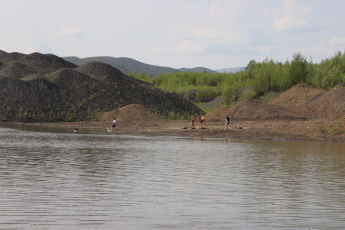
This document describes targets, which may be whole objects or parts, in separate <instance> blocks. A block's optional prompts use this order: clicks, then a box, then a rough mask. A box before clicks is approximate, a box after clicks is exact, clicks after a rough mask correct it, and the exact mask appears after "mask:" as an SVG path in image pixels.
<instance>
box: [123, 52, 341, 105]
mask: <svg viewBox="0 0 345 230" xmlns="http://www.w3.org/2000/svg"><path fill="white" fill-rule="evenodd" d="M127 74H128V75H130V76H133V77H136V78H138V79H140V80H142V81H146V82H149V83H151V84H152V85H154V86H156V87H158V88H161V89H163V90H166V91H173V92H177V93H179V94H181V95H183V96H185V97H188V98H189V99H192V100H193V101H194V102H196V103H200V102H207V101H210V100H212V99H214V98H215V97H217V96H222V98H223V100H224V102H225V103H226V104H230V103H232V102H236V101H237V100H239V99H242V98H258V97H263V96H264V95H265V94H266V93H267V92H270V91H279V92H281V91H285V90H287V89H289V88H291V87H292V86H295V85H297V84H306V85H311V86H314V87H318V88H323V89H330V88H332V87H334V86H336V85H338V84H339V83H345V52H337V53H335V54H334V56H333V57H331V58H327V59H324V60H322V61H321V62H320V63H314V62H313V61H312V60H309V61H308V60H307V59H306V58H305V57H304V56H303V55H302V54H301V53H300V52H299V53H295V54H294V55H293V58H292V60H291V61H289V60H286V61H285V63H282V62H276V61H274V60H272V59H268V58H266V59H265V60H263V61H262V62H257V61H255V60H251V61H250V62H249V63H248V65H247V67H246V68H245V70H244V71H241V72H237V73H219V74H218V73H206V72H202V73H197V72H175V73H164V74H160V75H159V76H157V77H155V78H153V77H151V76H150V75H147V74H143V73H139V74H138V73H133V72H132V73H127Z"/></svg>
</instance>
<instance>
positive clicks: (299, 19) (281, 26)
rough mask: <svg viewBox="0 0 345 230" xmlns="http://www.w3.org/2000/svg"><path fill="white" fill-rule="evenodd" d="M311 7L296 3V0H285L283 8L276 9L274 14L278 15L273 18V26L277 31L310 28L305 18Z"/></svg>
mask: <svg viewBox="0 0 345 230" xmlns="http://www.w3.org/2000/svg"><path fill="white" fill-rule="evenodd" d="M311 12H312V8H310V7H305V6H302V5H299V4H298V1H297V0H293V1H289V0H285V1H284V4H283V9H276V10H275V12H274V14H275V15H279V16H278V17H277V18H275V19H274V28H275V29H276V30H277V31H298V30H304V29H310V28H311V25H310V23H309V22H308V20H307V18H308V16H309V15H310V13H311Z"/></svg>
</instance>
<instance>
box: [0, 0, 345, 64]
mask: <svg viewBox="0 0 345 230" xmlns="http://www.w3.org/2000/svg"><path fill="white" fill-rule="evenodd" d="M344 22H345V1H344V0H97V1H95V0H92V1H91V0H55V1H53V0H0V33H1V35H0V50H3V51H5V52H8V53H11V52H19V53H24V54H30V53H33V52H39V53H43V54H47V53H49V54H54V55H57V56H60V57H65V56H77V57H80V58H84V57H92V56H111V57H128V58H133V59H135V60H137V61H140V62H143V63H146V64H151V65H158V66H167V67H173V68H193V67H206V68H209V69H213V70H216V69H223V68H231V67H245V66H247V64H248V63H249V62H250V61H251V60H255V61H257V62H261V61H263V60H265V59H266V58H268V59H272V60H274V61H279V62H285V61H287V60H292V59H293V55H294V54H296V53H298V52H300V53H301V54H302V55H303V56H304V57H305V58H306V59H307V60H308V61H312V62H314V63H320V62H321V61H322V60H323V59H326V58H331V57H333V56H334V55H335V53H336V52H339V51H341V52H344V50H345V28H344Z"/></svg>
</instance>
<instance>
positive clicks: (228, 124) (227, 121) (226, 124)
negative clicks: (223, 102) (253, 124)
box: [224, 115, 231, 130]
mask: <svg viewBox="0 0 345 230" xmlns="http://www.w3.org/2000/svg"><path fill="white" fill-rule="evenodd" d="M227 126H229V129H230V130H231V127H230V117H229V115H226V119H225V127H224V130H226V127H227Z"/></svg>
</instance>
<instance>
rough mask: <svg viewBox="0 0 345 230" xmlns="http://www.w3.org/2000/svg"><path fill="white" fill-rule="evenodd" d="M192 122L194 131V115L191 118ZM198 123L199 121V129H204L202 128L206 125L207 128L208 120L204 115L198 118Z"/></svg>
mask: <svg viewBox="0 0 345 230" xmlns="http://www.w3.org/2000/svg"><path fill="white" fill-rule="evenodd" d="M190 119H191V121H192V127H191V128H192V129H194V122H195V115H194V114H193V115H192V116H191V117H190ZM198 121H199V128H202V126H203V125H204V126H205V127H206V119H205V115H204V114H203V115H202V116H201V117H198Z"/></svg>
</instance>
